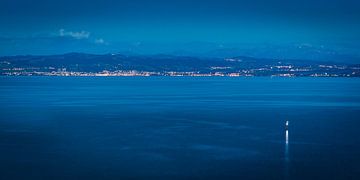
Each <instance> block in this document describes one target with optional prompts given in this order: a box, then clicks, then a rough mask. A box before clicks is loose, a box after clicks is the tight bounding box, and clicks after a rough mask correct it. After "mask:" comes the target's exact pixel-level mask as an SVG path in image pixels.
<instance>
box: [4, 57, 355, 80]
mask: <svg viewBox="0 0 360 180" xmlns="http://www.w3.org/2000/svg"><path fill="white" fill-rule="evenodd" d="M70 60H71V63H69V62H70ZM0 75H1V76H229V77H240V76H245V77H248V76H250V77H251V76H279V77H360V65H357V64H340V63H333V62H312V61H302V62H301V63H300V62H298V61H294V60H273V59H270V60H268V59H255V58H248V57H241V58H226V59H198V58H192V57H175V56H159V57H153V56H151V57H127V56H121V55H88V54H65V55H58V56H20V57H19V56H14V57H3V58H0Z"/></svg>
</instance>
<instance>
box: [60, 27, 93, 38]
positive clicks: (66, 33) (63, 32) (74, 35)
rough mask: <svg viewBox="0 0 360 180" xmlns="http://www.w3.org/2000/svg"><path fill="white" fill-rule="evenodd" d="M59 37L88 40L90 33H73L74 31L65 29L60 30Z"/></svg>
mask: <svg viewBox="0 0 360 180" xmlns="http://www.w3.org/2000/svg"><path fill="white" fill-rule="evenodd" d="M59 36H61V37H72V38H75V39H88V38H89V37H90V32H87V31H79V32H73V31H66V30H65V29H60V30H59Z"/></svg>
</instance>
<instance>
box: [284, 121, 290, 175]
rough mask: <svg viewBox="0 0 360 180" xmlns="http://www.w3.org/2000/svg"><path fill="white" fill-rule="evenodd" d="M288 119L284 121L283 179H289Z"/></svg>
mask: <svg viewBox="0 0 360 180" xmlns="http://www.w3.org/2000/svg"><path fill="white" fill-rule="evenodd" d="M288 126H289V121H286V126H285V154H284V156H285V179H289V162H290V158H289V129H288Z"/></svg>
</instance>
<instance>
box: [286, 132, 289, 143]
mask: <svg viewBox="0 0 360 180" xmlns="http://www.w3.org/2000/svg"><path fill="white" fill-rule="evenodd" d="M285 141H286V144H289V131H288V130H286V134H285Z"/></svg>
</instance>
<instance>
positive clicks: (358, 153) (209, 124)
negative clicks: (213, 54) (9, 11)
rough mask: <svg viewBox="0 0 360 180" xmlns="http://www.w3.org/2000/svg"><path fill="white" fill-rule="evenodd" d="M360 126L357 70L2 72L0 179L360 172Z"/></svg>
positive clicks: (337, 175)
mask: <svg viewBox="0 0 360 180" xmlns="http://www.w3.org/2000/svg"><path fill="white" fill-rule="evenodd" d="M287 120H288V121H289V127H288V129H289V130H288V143H286V140H285V139H286V137H285V134H286V133H285V122H286V121H287ZM359 130H360V79H357V78H270V77H249V78H238V77H234V78H231V77H0V162H1V163H0V179H4V180H10V179H27V180H33V179H34V180H35V179H36V180H39V179H54V180H58V179H146V180H148V179H245V180H246V179H299V180H300V179H301V180H303V179H317V180H319V179H320V180H322V179H324V180H325V179H326V180H328V179H334V180H335V179H337V180H338V179H360V164H359V162H360V131H359Z"/></svg>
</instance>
